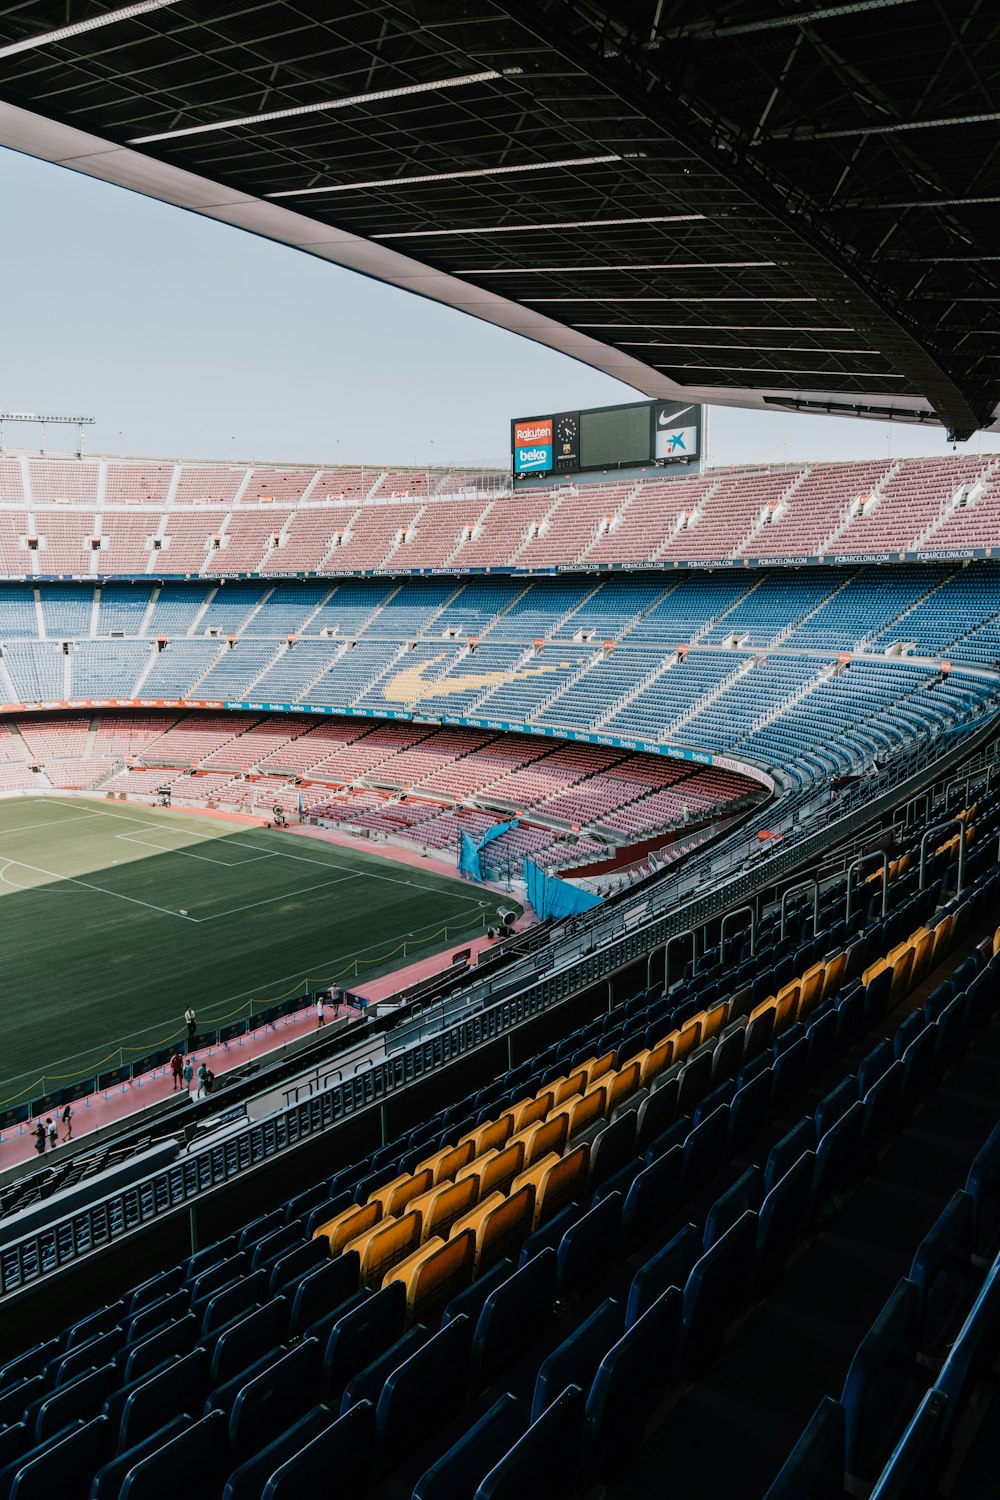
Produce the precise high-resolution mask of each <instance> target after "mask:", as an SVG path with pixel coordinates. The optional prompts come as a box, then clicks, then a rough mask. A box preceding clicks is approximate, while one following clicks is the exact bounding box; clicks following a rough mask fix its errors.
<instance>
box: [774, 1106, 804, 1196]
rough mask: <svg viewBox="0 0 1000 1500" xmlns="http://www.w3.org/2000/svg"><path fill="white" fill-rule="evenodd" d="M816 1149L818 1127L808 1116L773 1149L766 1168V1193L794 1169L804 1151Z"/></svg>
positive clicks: (793, 1127) (776, 1143) (777, 1142)
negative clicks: (791, 1168)
mask: <svg viewBox="0 0 1000 1500" xmlns="http://www.w3.org/2000/svg"><path fill="white" fill-rule="evenodd" d="M815 1149H816V1127H815V1125H814V1124H813V1122H812V1119H811V1118H810V1117H809V1116H808V1115H807V1116H805V1117H804V1118H803V1119H801V1120H800V1121H799V1122H798V1124H797V1125H793V1126H792V1128H791V1130H789V1131H787V1132H786V1134H785V1135H783V1136H782V1137H781V1139H780V1140H778V1141H776V1142H775V1144H774V1145H773V1146H772V1147H771V1150H770V1154H769V1155H768V1158H767V1165H766V1166H765V1168H764V1191H765V1192H767V1193H769V1192H770V1191H771V1189H772V1188H773V1187H774V1186H775V1184H776V1183H778V1182H780V1181H781V1179H782V1177H784V1175H785V1173H786V1172H787V1171H788V1170H789V1168H790V1167H793V1166H794V1165H795V1163H796V1162H797V1161H798V1159H799V1157H800V1156H801V1155H802V1153H803V1152H804V1151H814V1150H815Z"/></svg>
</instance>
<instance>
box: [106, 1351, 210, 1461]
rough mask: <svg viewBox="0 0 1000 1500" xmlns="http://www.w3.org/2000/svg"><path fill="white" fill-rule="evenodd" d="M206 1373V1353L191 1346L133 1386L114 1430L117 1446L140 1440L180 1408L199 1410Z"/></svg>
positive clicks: (190, 1410)
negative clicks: (184, 1352)
mask: <svg viewBox="0 0 1000 1500" xmlns="http://www.w3.org/2000/svg"><path fill="white" fill-rule="evenodd" d="M208 1377H209V1357H208V1354H207V1352H206V1351H205V1350H204V1349H194V1350H192V1352H191V1353H190V1354H186V1355H184V1356H183V1358H181V1359H178V1360H174V1361H173V1362H172V1363H171V1364H169V1365H168V1366H167V1367H166V1369H164V1370H161V1371H160V1373H159V1374H158V1375H151V1376H150V1378H149V1379H148V1380H145V1381H143V1382H142V1383H141V1384H140V1385H138V1386H136V1388H135V1390H134V1391H133V1392H132V1393H131V1395H130V1396H129V1398H128V1400H127V1401H126V1402H125V1407H124V1410H123V1411H122V1415H121V1422H120V1424H119V1428H118V1432H117V1434H116V1437H117V1442H118V1447H119V1448H129V1447H131V1445H132V1444H133V1443H138V1442H141V1441H142V1439H143V1438H146V1437H148V1436H149V1434H150V1433H151V1432H155V1431H156V1429H157V1428H158V1427H162V1426H163V1424H164V1422H167V1421H169V1420H170V1418H171V1417H176V1416H177V1415H179V1413H180V1412H185V1411H186V1412H189V1413H190V1414H191V1415H194V1414H195V1413H196V1412H199V1411H200V1410H201V1408H202V1406H203V1405H204V1401H205V1397H206V1395H207V1394H208V1390H209V1384H208Z"/></svg>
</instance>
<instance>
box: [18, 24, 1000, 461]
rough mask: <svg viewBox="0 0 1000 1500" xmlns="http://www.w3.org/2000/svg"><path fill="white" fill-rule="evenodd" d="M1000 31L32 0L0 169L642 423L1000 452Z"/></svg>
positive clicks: (993, 27) (22, 27)
mask: <svg viewBox="0 0 1000 1500" xmlns="http://www.w3.org/2000/svg"><path fill="white" fill-rule="evenodd" d="M998 30H1000V22H998V19H997V15H996V11H995V8H994V6H993V5H992V4H991V3H990V0H844V3H840V4H827V5H824V4H822V3H820V0H717V3H714V4H701V5H697V4H694V3H693V0H620V3H617V4H601V3H599V0H530V3H516V0H507V3H493V0H400V3H395V4H393V3H388V0H298V3H291V0H257V3H254V0H233V3H226V0H215V3H213V4H211V5H208V4H205V3H197V0H140V3H137V4H131V5H126V6H124V7H117V8H112V7H109V6H107V5H103V4H95V3H92V0H59V3H58V4H56V3H35V0H17V3H7V4H3V3H0V144H5V145H8V146H11V147H14V148H15V149H18V150H22V151H26V152H29V153H30V154H32V155H35V156H39V157H44V158H46V159H49V160H52V161H56V162H60V163H62V164H64V165H66V166H69V167H72V168H74V169H76V170H78V171H82V172H85V173H89V174H90V175H92V176H95V177H100V178H103V179H106V180H108V181H111V182H115V183H120V184H122V185H124V186H126V187H130V188H134V189H136V190H138V191H140V192H143V193H147V194H149V195H151V196H154V197H157V198H161V199H164V200H166V201H168V202H171V203H176V204H179V205H181V206H182V207H184V208H188V209H193V210H195V211H197V212H199V213H202V214H206V215H208V216H209V217H211V218H215V219H219V220H222V221H225V222H227V223H231V224H235V225H238V226H240V227H242V228H244V229H247V230H250V231H252V232H255V233H258V234H261V235H265V236H268V237H269V238H272V239H275V240H280V241H284V242H286V243H288V244H291V245H295V246H297V247H298V248H300V249H303V250H306V251H308V252H310V253H312V254H315V255H319V256H322V257H325V258H327V259H329V260H331V261H335V262H337V263H339V264H341V265H345V266H348V267H351V268H352V269H355V270H358V271H361V272H364V273H366V274H368V275H371V276H374V277H377V278H379V279H381V280H383V281H387V282H391V283H394V284H396V285H398V286H402V287H405V288H407V289H409V290H411V291H415V292H418V293H421V294H422V295H425V296H428V297H431V298H434V299H436V300H438V301H440V302H443V303H447V304H449V305H451V306H454V307H458V308H462V309H464V310H465V311H467V312H470V313H472V314H474V315H476V316H478V317H480V318H484V319H487V320H488V321H490V322H493V323H497V324H499V325H501V326H503V327H506V328H510V329H513V330H515V331H517V332H519V333H522V334H524V335H525V336H526V337H528V338H532V339H535V340H537V341H538V342H541V343H544V344H547V345H550V346H551V347H554V348H556V349H560V350H562V351H564V352H565V353H567V354H570V355H573V356H575V357H577V358H579V359H582V360H584V361H586V362H587V363H588V364H591V365H593V366H595V367H597V368H599V369H602V370H604V371H606V372H607V373H608V374H609V375H613V376H615V377H617V378H618V379H620V380H623V381H625V382H627V383H628V384H630V385H632V386H634V387H636V388H638V389H640V390H642V391H643V392H645V393H646V394H648V395H651V396H657V395H663V396H682V397H687V398H689V399H697V400H704V401H710V402H715V403H721V404H730V405H743V406H752V407H761V408H766V407H772V408H775V409H805V410H831V411H835V412H843V413H846V414H850V415H858V414H861V415H869V416H873V417H880V418H885V417H889V416H895V417H898V418H901V419H903V420H917V421H919V420H929V421H938V422H940V423H942V424H943V425H944V426H945V427H946V428H948V429H949V430H950V431H951V432H953V433H954V434H955V435H957V436H963V437H964V436H968V435H969V434H970V433H971V432H973V431H974V430H975V429H976V428H977V427H988V426H994V427H995V428H996V427H1000V423H998V422H997V420H996V418H997V405H998V401H1000V346H998V344H997V339H996V334H997V329H998V321H1000V319H998V310H1000V276H998V268H1000V254H998V253H997V241H996V234H995V225H996V222H997V206H998V204H1000V130H998V122H1000V45H998ZM71 243H72V239H71V234H70V235H68V236H67V244H68V245H69V246H71Z"/></svg>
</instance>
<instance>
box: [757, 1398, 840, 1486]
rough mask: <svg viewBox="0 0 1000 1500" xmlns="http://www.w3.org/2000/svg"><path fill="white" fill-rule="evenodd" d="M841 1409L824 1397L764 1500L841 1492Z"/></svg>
mask: <svg viewBox="0 0 1000 1500" xmlns="http://www.w3.org/2000/svg"><path fill="white" fill-rule="evenodd" d="M843 1478H844V1408H843V1407H842V1406H841V1404H840V1402H839V1401H834V1399H833V1397H832V1396H824V1397H823V1399H822V1401H821V1402H820V1403H819V1405H818V1406H817V1408H816V1410H815V1411H814V1412H813V1414H812V1416H811V1417H810V1418H809V1421H808V1423H807V1425H806V1428H805V1431H804V1432H803V1433H802V1436H801V1437H800V1438H799V1440H798V1442H797V1443H796V1444H795V1447H794V1448H793V1449H792V1451H791V1453H790V1454H789V1455H788V1457H787V1459H786V1460H785V1462H784V1464H783V1465H782V1467H781V1469H780V1470H779V1472H778V1475H777V1477H776V1478H775V1480H774V1482H773V1483H772V1484H771V1486H770V1488H769V1489H768V1491H767V1494H766V1495H765V1497H764V1500H813V1497H818V1496H827V1495H829V1496H833V1495H839V1494H842V1492H843Z"/></svg>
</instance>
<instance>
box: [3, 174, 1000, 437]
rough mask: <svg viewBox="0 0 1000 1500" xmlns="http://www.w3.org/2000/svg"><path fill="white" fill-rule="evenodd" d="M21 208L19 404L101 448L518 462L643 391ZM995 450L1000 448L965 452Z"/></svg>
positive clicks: (17, 239)
mask: <svg viewBox="0 0 1000 1500" xmlns="http://www.w3.org/2000/svg"><path fill="white" fill-rule="evenodd" d="M0 202H2V203H3V205H4V215H3V218H4V228H3V234H2V236H0V286H2V288H3V301H2V322H0V329H2V333H0V351H2V354H0V408H2V409H3V410H6V411H32V412H51V413H53V414H70V415H77V414H80V415H87V416H94V417H96V419H97V423H96V426H94V427H92V428H89V429H88V430H87V434H86V439H85V441H86V447H87V451H89V452H96V453H115V454H117V453H127V454H134V455H143V456H148V457H172V458H211V459H222V460H228V459H237V458H238V459H265V460H271V461H273V462H289V463H294V462H298V461H302V462H310V463H311V462H323V463H328V464H338V463H354V462H357V463H365V464H400V465H407V464H416V465H420V464H452V463H454V464H462V465H465V464H469V465H480V464H481V465H496V466H506V464H507V462H508V457H509V455H508V445H509V431H510V429H509V420H510V418H511V417H514V416H524V415H531V414H532V413H535V412H538V411H550V410H555V411H565V410H574V409H577V408H579V407H586V406H600V405H605V404H611V403H612V402H616V401H628V400H630V399H634V398H635V392H634V391H632V390H631V389H630V388H629V387H628V386H625V385H621V384H620V383H619V382H617V381H614V380H611V379H610V378H609V377H607V376H606V375H602V374H601V373H599V372H598V371H596V370H592V369H590V368H589V367H588V366H586V365H581V364H579V363H578V362H576V361H575V360H571V359H568V358H567V357H566V356H565V355H562V354H558V353H556V352H555V351H554V350H550V349H545V348H541V347H540V346H538V345H536V344H532V343H530V342H529V341H527V340H526V339H522V338H519V337H517V336H516V335H515V334H510V333H506V332H504V331H503V330H501V329H498V328H494V327H492V326H491V325H488V324H485V323H480V322H478V321H476V320H475V319H473V318H471V317H469V316H467V315H466V314H464V313H459V312H456V311H454V310H452V309H450V308H445V307H441V306H439V305H438V304H436V303H432V302H429V301H426V300H424V299H422V298H419V297H415V296H413V295H411V294H410V293H407V292H403V291H400V290H398V289H397V288H394V287H389V286H383V285H382V284H380V283H378V282H374V281H371V280H369V279H368V278H366V277H363V276H359V275H356V274H354V273H352V272H349V271H345V270H342V269H340V268H339V267H336V266H331V265H329V264H328V263H326V262H323V261H319V260H315V259H312V258H311V257H309V256H307V255H304V254H302V253H301V252H298V251H295V250H293V249H291V248H289V247H287V246H283V245H276V244H272V243H270V242H268V241H265V240H261V239H257V238H255V237H254V236H252V235H249V234H246V233H244V232H242V231H240V230H237V229H233V228H231V227H230V226H228V225H223V224H217V223H214V222H213V221H211V220H208V219H202V218H199V217H198V216H197V215H195V214H191V213H187V212H185V211H183V210H181V209H177V208H173V207H171V206H168V205H166V204H163V203H158V202H155V201H153V200H152V199H148V198H143V197H141V196H140V195H139V194H136V193H130V192H128V191H126V190H125V189H123V188H118V187H113V186H111V185H109V184H106V183H101V182H97V181H95V180H93V179H91V178H88V177H84V176H81V175H79V174H77V173H75V172H70V171H67V170H66V169H65V168H62V167H55V166H52V165H51V164H50V163H47V162H39V161H35V160H33V159H32V158H30V157H26V156H21V155H19V154H17V153H15V152H10V151H4V150H0ZM67 431H69V436H68V437H67V435H66V434H67ZM4 438H5V442H6V444H7V445H8V446H9V447H38V446H40V445H41V441H42V439H41V437H40V429H38V428H34V427H30V426H27V425H24V424H7V425H6V426H5V432H4ZM47 441H48V443H49V447H50V448H51V449H56V448H70V447H72V446H73V443H74V442H75V431H73V430H67V429H62V430H60V429H59V428H53V427H50V428H49V429H48V430H47ZM980 446H981V447H982V451H983V452H1000V434H988V435H982V436H981V437H979V436H977V437H974V438H973V439H972V441H971V443H970V444H968V445H965V446H964V447H962V448H960V450H959V451H965V452H976V451H977V450H978V449H979V447H980ZM950 451H951V447H950V445H949V444H947V443H946V440H945V435H944V433H943V432H941V431H939V430H937V429H933V430H931V429H922V428H915V427H908V426H904V425H901V424H894V425H893V426H892V427H891V428H890V427H889V426H888V425H887V424H879V423H875V422H861V421H849V420H846V419H841V418H830V417H805V416H796V415H784V414H778V413H759V412H751V411H739V410H736V409H734V408H729V407H715V408H712V410H711V415H710V459H711V461H712V462H713V463H742V462H748V463H769V462H771V463H773V462H782V461H784V460H786V459H787V460H789V461H790V460H796V459H835V458H862V457H881V456H882V455H883V454H886V453H887V452H891V454H892V455H893V456H894V457H897V456H898V457H903V456H907V455H918V454H940V453H946V452H950Z"/></svg>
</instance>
